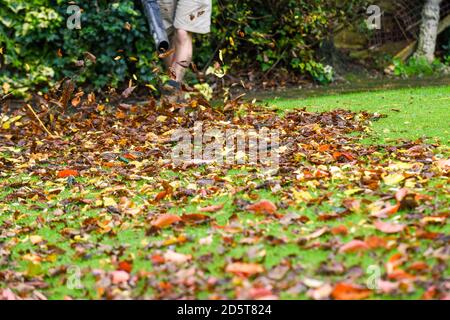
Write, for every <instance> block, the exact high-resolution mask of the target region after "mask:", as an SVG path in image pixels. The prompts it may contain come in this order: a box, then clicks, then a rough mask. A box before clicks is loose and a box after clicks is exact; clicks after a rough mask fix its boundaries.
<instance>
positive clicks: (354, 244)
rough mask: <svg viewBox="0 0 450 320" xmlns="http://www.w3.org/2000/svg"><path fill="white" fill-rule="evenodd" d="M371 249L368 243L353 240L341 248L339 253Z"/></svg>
mask: <svg viewBox="0 0 450 320" xmlns="http://www.w3.org/2000/svg"><path fill="white" fill-rule="evenodd" d="M368 249H370V248H369V246H368V245H367V243H365V242H364V241H361V240H352V241H350V242H349V243H346V244H344V245H343V246H342V247H340V248H339V253H347V252H357V251H365V250H368Z"/></svg>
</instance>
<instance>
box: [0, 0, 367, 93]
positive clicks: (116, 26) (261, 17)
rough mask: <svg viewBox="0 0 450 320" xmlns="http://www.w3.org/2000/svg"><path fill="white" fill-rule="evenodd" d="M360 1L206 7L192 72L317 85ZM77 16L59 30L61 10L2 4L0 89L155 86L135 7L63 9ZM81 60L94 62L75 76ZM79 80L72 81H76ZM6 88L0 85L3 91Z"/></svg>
mask: <svg viewBox="0 0 450 320" xmlns="http://www.w3.org/2000/svg"><path fill="white" fill-rule="evenodd" d="M362 2H363V1H359V0H347V1H321V0H320V1H319V0H304V1H296V0H241V1H226V0H218V1H215V0H214V1H213V4H214V8H213V24H212V25H213V27H212V32H211V34H209V35H206V36H199V37H196V58H195V61H196V63H197V64H198V67H199V69H200V70H206V68H207V67H208V66H210V65H211V64H213V63H214V61H218V60H219V54H220V56H221V57H223V64H225V68H226V69H231V73H232V71H233V70H235V71H236V72H237V71H242V70H245V71H246V72H250V71H252V72H255V73H258V72H261V73H269V72H272V71H273V70H274V69H275V68H276V69H280V68H281V69H286V70H288V71H295V72H296V73H297V74H300V75H302V76H305V77H307V78H311V79H313V80H315V81H318V82H320V83H326V82H329V81H331V78H332V70H330V69H329V68H327V67H326V63H324V62H323V61H322V59H321V58H320V57H319V56H318V55H317V54H316V53H317V52H316V51H317V48H318V47H319V46H320V44H321V42H322V41H323V40H325V39H327V37H329V36H330V34H331V33H332V32H333V30H334V28H336V27H337V26H339V25H341V24H342V23H343V22H345V21H347V20H348V19H349V17H353V16H356V14H357V13H358V12H359V13H361V10H364V9H363V7H364V6H363V5H362ZM70 4H77V5H79V6H80V7H81V8H82V15H81V26H82V28H81V29H80V30H76V29H74V30H69V29H68V28H67V27H66V21H67V18H68V17H69V16H70V14H68V13H67V7H68V6H69V3H68V2H67V1H61V0H56V1H49V0H27V1H25V0H19V1H17V0H2V6H1V7H0V47H3V51H4V54H3V56H1V59H2V61H1V74H0V85H1V84H3V85H2V87H3V91H5V90H4V89H7V88H5V87H9V88H14V89H16V90H21V91H23V92H25V91H26V90H28V89H29V88H30V87H32V88H40V89H45V88H46V87H48V86H51V85H53V84H54V83H55V82H56V81H58V80H60V79H62V78H64V77H72V76H73V75H74V74H77V82H78V83H79V84H88V85H92V86H93V87H95V88H105V87H108V86H111V87H117V86H119V85H120V84H121V83H123V82H127V81H128V80H129V79H133V78H134V80H135V81H137V82H138V83H142V84H156V83H157V81H158V79H157V77H156V74H155V72H153V71H154V70H155V68H156V67H157V63H159V61H158V57H157V55H156V54H155V52H154V46H153V43H152V41H153V40H152V39H151V36H150V35H149V32H148V27H147V24H146V20H145V19H144V17H143V15H142V13H141V6H140V1H133V0H124V1H117V0H114V1H102V0H97V1H91V0H78V1H75V2H70ZM84 52H91V53H92V54H93V55H95V56H96V57H97V61H96V63H95V64H92V63H88V65H87V66H85V69H84V70H83V72H82V73H80V72H79V66H77V61H80V60H82V59H83V54H84ZM78 73H79V74H78ZM5 83H6V84H5ZM0 91H1V90H0Z"/></svg>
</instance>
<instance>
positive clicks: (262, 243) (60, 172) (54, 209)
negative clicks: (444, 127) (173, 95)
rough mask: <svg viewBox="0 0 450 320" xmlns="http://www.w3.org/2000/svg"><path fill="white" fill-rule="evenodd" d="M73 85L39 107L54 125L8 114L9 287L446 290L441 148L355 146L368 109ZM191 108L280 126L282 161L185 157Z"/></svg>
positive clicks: (344, 292) (222, 118)
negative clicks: (157, 95) (275, 107)
mask: <svg viewBox="0 0 450 320" xmlns="http://www.w3.org/2000/svg"><path fill="white" fill-rule="evenodd" d="M87 57H88V58H92V60H95V59H94V57H89V55H87ZM132 90H133V89H132V87H130V88H129V89H127V90H126V92H124V93H123V96H127V95H129V94H131V92H132ZM79 98H80V99H79V101H78V100H77V101H76V102H77V103H76V110H75V112H74V113H73V114H71V115H68V114H67V113H65V114H63V115H55V114H51V113H50V111H49V110H50V109H49V108H45V106H44V107H42V108H41V109H40V111H39V112H38V113H37V115H38V116H39V119H42V122H43V124H44V125H45V128H48V130H50V131H51V132H54V133H55V134H54V135H51V136H49V135H48V134H47V132H46V131H45V130H44V129H43V126H42V124H41V123H37V120H36V117H35V116H34V115H30V114H28V111H27V109H23V110H17V111H15V114H13V115H8V116H6V115H5V116H3V115H2V116H1V117H0V121H2V123H1V124H2V126H1V129H0V169H1V172H0V176H1V180H0V187H1V188H0V192H1V193H0V196H1V197H2V201H1V203H0V214H1V215H0V217H1V228H0V239H1V241H0V279H2V281H1V284H0V298H2V299H22V298H33V299H44V298H47V297H49V298H54V297H60V298H61V297H65V298H102V299H114V298H129V297H133V298H149V299H150V298H151V299H169V298H172V299H178V298H200V297H202V298H205V297H206V298H211V299H228V298H242V299H262V298H288V297H291V298H292V297H294V298H299V297H302V298H305V297H309V298H312V299H367V298H379V297H383V296H384V295H390V296H392V297H396V298H404V297H406V298H424V299H444V298H448V293H447V292H448V285H449V283H448V280H446V279H445V277H444V274H445V272H446V270H448V265H447V262H448V225H447V219H448V215H449V210H448V179H449V165H448V161H449V160H448V159H447V158H446V157H448V150H447V149H446V148H445V147H442V146H439V145H437V144H425V143H423V142H422V141H400V142H399V143H398V144H397V145H396V146H376V145H372V146H367V145H363V144H360V143H359V141H360V138H361V136H363V135H367V134H368V132H370V121H372V120H378V118H377V116H375V115H371V114H368V113H365V112H362V113H359V114H355V113H352V112H349V111H344V110H334V111H331V112H324V113H311V112H307V111H306V110H295V111H293V112H290V113H287V114H286V115H284V116H281V115H279V114H276V113H275V112H273V111H269V110H267V109H264V108H261V107H258V106H255V105H252V104H245V103H238V102H237V101H230V102H228V103H227V105H225V106H224V107H223V108H216V109H214V108H212V107H211V106H209V105H208V103H207V102H206V101H203V100H202V99H199V100H192V101H191V102H190V104H189V105H188V106H184V107H181V106H165V108H157V107H156V104H155V102H153V101H150V102H149V103H148V105H145V106H135V105H124V104H122V105H121V106H120V107H119V108H118V109H114V108H110V107H109V106H106V105H103V104H97V103H95V102H93V100H92V99H87V100H83V99H82V96H81V95H80V96H79ZM33 108H34V109H35V110H39V106H38V105H36V106H33ZM12 119H15V120H14V121H12ZM196 121H202V122H203V128H204V130H206V129H211V128H217V129H221V130H225V129H241V130H248V129H254V130H257V129H259V128H261V127H267V128H270V129H278V130H279V132H280V146H281V149H282V151H283V152H282V153H281V155H280V168H279V171H278V173H276V174H275V175H272V176H267V174H266V173H265V171H264V170H263V168H262V166H260V165H251V166H249V165H236V164H235V165H230V164H228V165H217V164H215V163H210V162H208V163H206V162H197V163H196V162H195V161H192V162H190V163H185V164H184V165H183V166H181V167H179V166H176V165H175V164H174V163H173V161H171V157H170V155H171V151H172V148H173V146H174V143H175V141H172V138H171V134H172V133H173V131H174V130H175V129H177V128H187V129H188V130H190V131H192V128H193V126H194V123H195V122H196ZM6 123H7V125H6ZM350 133H357V135H350ZM55 173H56V175H55ZM369 266H372V267H376V268H379V269H376V270H379V274H378V278H377V280H378V281H377V282H376V286H375V287H374V289H370V290H369V289H368V288H367V285H366V284H367V281H368V280H369V279H370V276H371V274H370V273H368V270H369V271H370V270H372V269H370V268H368V267H369ZM77 279H78V280H80V282H81V286H80V288H78V286H75V287H76V289H73V286H70V285H71V284H73V282H74V281H75V280H77ZM75 282H76V281H75Z"/></svg>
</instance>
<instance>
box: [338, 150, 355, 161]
mask: <svg viewBox="0 0 450 320" xmlns="http://www.w3.org/2000/svg"><path fill="white" fill-rule="evenodd" d="M333 158H334V160H336V161H340V160H342V159H346V160H348V161H352V160H355V157H353V156H352V155H351V154H350V153H348V152H337V151H336V152H333Z"/></svg>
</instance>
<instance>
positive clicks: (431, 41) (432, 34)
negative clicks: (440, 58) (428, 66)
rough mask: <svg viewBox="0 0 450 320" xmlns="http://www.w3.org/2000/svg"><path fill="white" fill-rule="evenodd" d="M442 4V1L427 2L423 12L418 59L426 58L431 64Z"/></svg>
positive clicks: (427, 0)
mask: <svg viewBox="0 0 450 320" xmlns="http://www.w3.org/2000/svg"><path fill="white" fill-rule="evenodd" d="M441 2H442V0H426V3H425V6H424V8H423V11H422V25H421V26H420V37H419V44H418V47H417V51H416V57H425V58H426V59H427V60H428V61H429V62H433V60H434V52H435V50H436V39H437V31H438V26H439V19H440V4H441Z"/></svg>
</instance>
